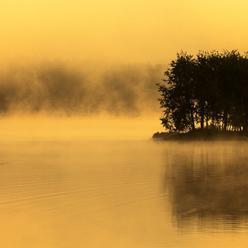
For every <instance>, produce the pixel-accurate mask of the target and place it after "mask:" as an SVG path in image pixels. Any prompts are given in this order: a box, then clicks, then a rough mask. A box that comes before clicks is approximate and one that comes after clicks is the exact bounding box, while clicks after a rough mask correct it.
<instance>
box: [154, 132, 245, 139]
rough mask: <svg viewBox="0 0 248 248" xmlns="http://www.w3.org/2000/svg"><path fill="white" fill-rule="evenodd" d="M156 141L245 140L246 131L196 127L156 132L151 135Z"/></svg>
mask: <svg viewBox="0 0 248 248" xmlns="http://www.w3.org/2000/svg"><path fill="white" fill-rule="evenodd" d="M152 138H153V140H156V141H214V140H247V141H248V133H245V132H237V131H223V130H209V129H204V130H201V129H196V130H194V131H189V132H186V133H179V132H156V133H154V134H153V136H152Z"/></svg>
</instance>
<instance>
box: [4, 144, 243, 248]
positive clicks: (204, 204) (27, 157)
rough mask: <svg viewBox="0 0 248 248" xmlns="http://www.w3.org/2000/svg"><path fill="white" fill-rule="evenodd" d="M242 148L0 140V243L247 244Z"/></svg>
mask: <svg viewBox="0 0 248 248" xmlns="http://www.w3.org/2000/svg"><path fill="white" fill-rule="evenodd" d="M247 152H248V145H247V144H246V143H234V142H226V143H221V142H217V143H181V144H179V143H154V142H152V141H122V142H121V141H106V142H104V141H100V142H96V141H89V142H80V141H75V142H72V141H70V142H62V141H60V142H55V141H53V142H48V141H47V142H46V141H43V142H9V143H6V142H5V143H4V142H2V144H1V146H0V220H1V222H0V233H1V239H0V247H5V248H8V247H9V248H17V247H18V248H29V247H30V248H38V247H42V248H72V247H84V248H88V247H89V248H91V247H92V248H95V247H96V248H98V247H101V248H105V247H106V248H112V247H113V248H122V247H123V248H127V247H129V248H134V247H135V248H139V247H140V248H141V247H142V248H153V247H154V248H155V247H166V248H170V247H173V248H184V247H187V248H194V247H197V248H198V247H211V248H212V247H232V248H233V247H247V245H248V162H247V161H248V153H247Z"/></svg>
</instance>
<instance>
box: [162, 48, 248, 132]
mask: <svg viewBox="0 0 248 248" xmlns="http://www.w3.org/2000/svg"><path fill="white" fill-rule="evenodd" d="M158 90H159V93H160V96H161V97H160V99H159V101H160V106H161V108H163V115H162V117H161V122H162V125H163V126H164V127H165V128H166V129H168V130H170V131H176V132H187V131H190V130H195V128H197V127H200V128H201V129H206V128H215V129H219V130H232V131H245V132H247V131H248V98H247V93H248V56H247V54H244V55H242V54H240V53H239V52H238V51H235V50H234V51H225V52H222V53H219V52H216V51H214V52H211V53H209V52H199V53H198V54H197V55H196V56H192V55H189V54H187V53H184V52H181V53H179V54H177V57H176V59H175V60H172V61H171V63H170V65H169V68H168V69H167V71H166V72H165V74H164V79H163V82H162V83H160V84H159V85H158Z"/></svg>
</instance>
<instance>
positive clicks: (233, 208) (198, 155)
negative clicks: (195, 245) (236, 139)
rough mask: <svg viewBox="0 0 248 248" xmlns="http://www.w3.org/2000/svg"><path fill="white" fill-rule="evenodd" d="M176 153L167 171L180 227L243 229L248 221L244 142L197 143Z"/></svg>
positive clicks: (247, 186)
mask: <svg viewBox="0 0 248 248" xmlns="http://www.w3.org/2000/svg"><path fill="white" fill-rule="evenodd" d="M179 150H180V154H173V156H171V161H170V163H169V168H168V170H167V173H166V186H167V189H168V190H169V195H170V201H171V206H172V212H173V217H174V220H175V221H176V223H177V224H178V226H179V227H189V226H190V225H191V226H193V225H194V226H197V227H201V228H209V226H211V227H213V226H214V227H217V226H221V227H224V228H231V229H235V228H240V227H241V226H242V227H243V226H246V223H248V164H247V161H248V160H247V158H248V154H247V145H245V144H239V145H237V144H235V143H229V144H224V145H223V144H211V143H209V144H194V145H190V146H184V147H182V149H179Z"/></svg>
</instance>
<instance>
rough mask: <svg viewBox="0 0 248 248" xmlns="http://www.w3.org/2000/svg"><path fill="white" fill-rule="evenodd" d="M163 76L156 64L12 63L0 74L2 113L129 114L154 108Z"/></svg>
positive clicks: (0, 107) (0, 110)
mask: <svg viewBox="0 0 248 248" xmlns="http://www.w3.org/2000/svg"><path fill="white" fill-rule="evenodd" d="M161 78H162V66H159V65H158V66H152V65H114V66H111V67H105V68H104V66H95V67H94V68H92V67H90V66H89V65H85V66H84V65H81V66H70V65H66V64H62V63H47V64H40V65H37V66H22V67H21V66H15V67H12V68H8V69H6V70H2V71H1V73H0V113H2V114H8V113H16V112H26V113H37V112H38V113H39V112H47V113H60V114H65V115H80V114H81V115H82V114H88V115H91V114H96V113H108V114H111V115H130V116H133V115H139V114H140V113H141V112H146V111H148V112H149V111H150V112H151V111H154V109H156V110H157V111H158V109H159V107H158V102H157V98H158V94H157V89H156V83H158V82H159V81H160V80H161Z"/></svg>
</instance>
